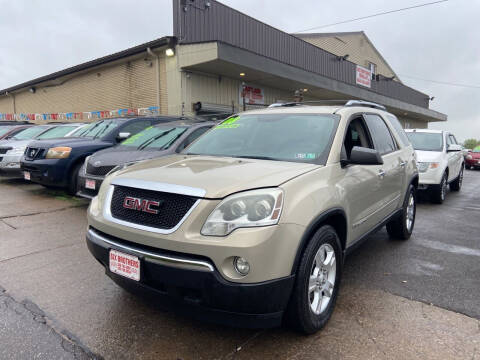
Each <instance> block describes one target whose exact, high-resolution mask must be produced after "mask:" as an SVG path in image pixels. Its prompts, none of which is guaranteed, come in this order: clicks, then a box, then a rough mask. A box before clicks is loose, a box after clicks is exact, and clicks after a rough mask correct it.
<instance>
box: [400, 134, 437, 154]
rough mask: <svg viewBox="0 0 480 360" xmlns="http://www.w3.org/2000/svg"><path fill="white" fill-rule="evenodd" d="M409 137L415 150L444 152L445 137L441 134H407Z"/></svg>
mask: <svg viewBox="0 0 480 360" xmlns="http://www.w3.org/2000/svg"><path fill="white" fill-rule="evenodd" d="M407 136H408V139H409V140H410V142H411V143H412V145H413V148H414V149H415V150H423V151H442V150H443V136H442V134H441V133H427V132H407Z"/></svg>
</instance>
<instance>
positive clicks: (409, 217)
mask: <svg viewBox="0 0 480 360" xmlns="http://www.w3.org/2000/svg"><path fill="white" fill-rule="evenodd" d="M416 213H417V193H416V190H415V187H414V186H413V185H410V186H409V187H408V191H407V194H406V196H405V200H404V201H403V211H402V214H401V215H400V216H398V217H396V218H395V219H393V220H390V221H389V222H388V223H387V232H388V235H389V236H390V238H392V239H398V240H408V239H410V236H411V235H412V232H413V227H414V226H415V215H416Z"/></svg>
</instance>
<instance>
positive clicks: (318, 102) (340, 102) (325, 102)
mask: <svg viewBox="0 0 480 360" xmlns="http://www.w3.org/2000/svg"><path fill="white" fill-rule="evenodd" d="M301 105H340V106H364V107H370V108H375V109H380V110H386V108H385V106H383V105H380V104H377V103H373V102H369V101H363V100H312V101H302V102H285V103H273V104H271V105H269V106H268V107H269V108H276V107H290V106H301Z"/></svg>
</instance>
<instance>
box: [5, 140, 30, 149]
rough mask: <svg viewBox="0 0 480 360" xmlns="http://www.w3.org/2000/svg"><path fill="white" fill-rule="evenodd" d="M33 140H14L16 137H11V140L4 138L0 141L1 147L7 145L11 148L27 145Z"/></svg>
mask: <svg viewBox="0 0 480 360" xmlns="http://www.w3.org/2000/svg"><path fill="white" fill-rule="evenodd" d="M31 141H32V140H14V139H10V140H2V141H0V147H1V148H5V147H9V148H16V147H21V146H23V147H26V146H27V145H28V144H29V143H30V142H31Z"/></svg>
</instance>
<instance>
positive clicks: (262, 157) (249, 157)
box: [230, 155, 280, 161]
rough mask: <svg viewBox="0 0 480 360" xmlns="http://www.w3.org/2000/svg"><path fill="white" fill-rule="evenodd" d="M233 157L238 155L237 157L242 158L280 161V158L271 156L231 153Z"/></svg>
mask: <svg viewBox="0 0 480 360" xmlns="http://www.w3.org/2000/svg"><path fill="white" fill-rule="evenodd" d="M230 156H231V157H236V158H242V159H259V160H274V161H280V160H279V159H276V158H273V157H269V156H255V155H251V156H250V155H248V156H247V155H245V156H244V155H242V156H239V155H230Z"/></svg>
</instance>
